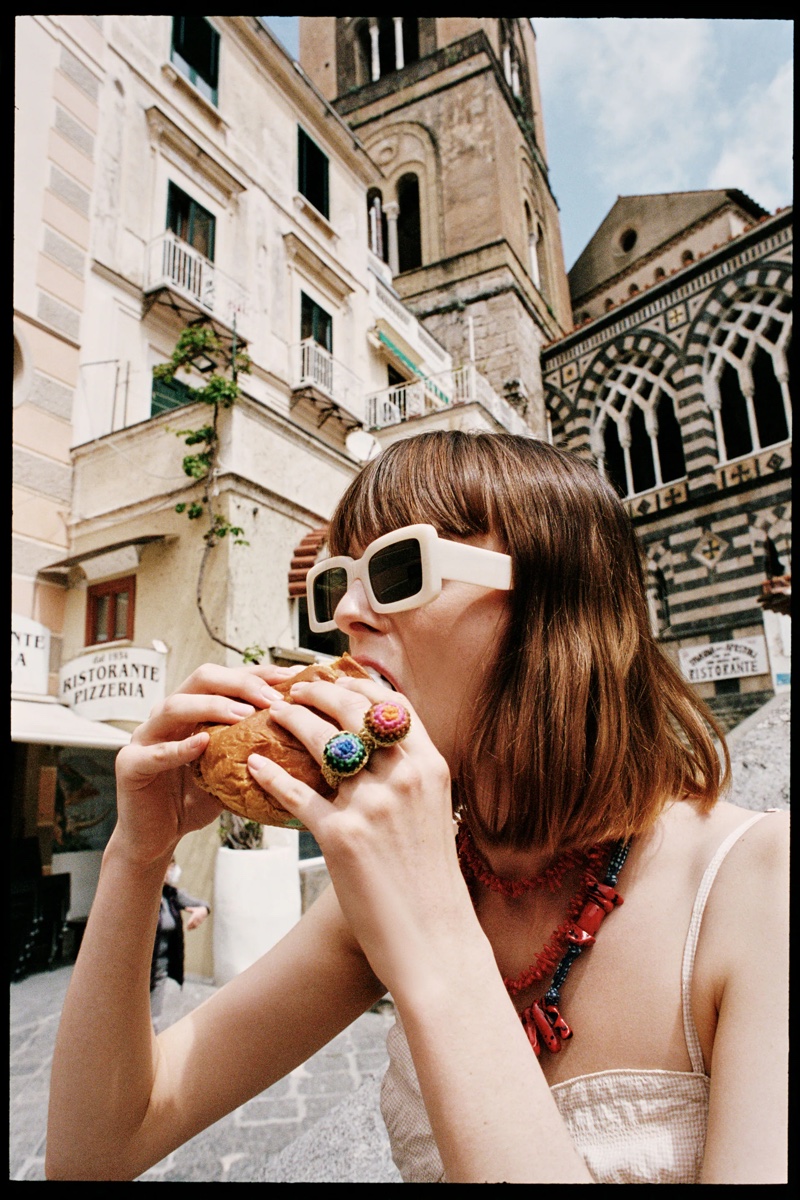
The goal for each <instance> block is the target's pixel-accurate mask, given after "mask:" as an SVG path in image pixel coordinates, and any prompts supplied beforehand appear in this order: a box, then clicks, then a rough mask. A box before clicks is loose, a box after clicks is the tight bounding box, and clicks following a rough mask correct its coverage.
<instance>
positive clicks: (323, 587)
mask: <svg viewBox="0 0 800 1200" xmlns="http://www.w3.org/2000/svg"><path fill="white" fill-rule="evenodd" d="M346 591H347V571H345V569H344V567H331V569H330V570H329V571H321V572H320V574H319V575H318V576H317V578H316V579H315V580H314V585H313V588H312V597H311V598H312V601H313V604H314V616H315V617H316V619H317V621H319V623H320V624H323V623H324V622H325V621H332V620H333V614H334V613H335V612H336V606H337V605H338V603H339V601H340V600H341V598H342V596H343V595H344V594H345V592H346Z"/></svg>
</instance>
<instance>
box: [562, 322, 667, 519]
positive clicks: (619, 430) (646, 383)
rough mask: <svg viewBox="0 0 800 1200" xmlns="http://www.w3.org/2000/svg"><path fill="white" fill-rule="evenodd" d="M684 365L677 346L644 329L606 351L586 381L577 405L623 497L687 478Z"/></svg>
mask: <svg viewBox="0 0 800 1200" xmlns="http://www.w3.org/2000/svg"><path fill="white" fill-rule="evenodd" d="M680 366H681V355H680V352H679V350H678V347H677V346H676V345H675V343H674V342H672V341H671V340H670V339H669V338H666V337H664V336H663V335H661V334H658V333H655V332H653V331H651V330H642V331H640V332H638V333H630V334H623V335H622V336H620V337H618V338H615V339H614V341H612V342H609V343H607V344H606V345H605V346H603V347H602V348H601V349H600V350H599V351H598V353H597V355H596V356H595V358H594V359H593V360H592V362H591V363H590V365H589V368H588V370H587V371H586V374H585V375H584V377H583V379H582V381H581V385H580V388H579V390H578V395H577V397H576V403H577V404H578V406H579V408H580V410H581V411H582V412H584V413H585V414H586V416H587V418H588V422H589V427H590V433H589V438H590V449H591V453H592V455H593V456H594V458H595V461H596V462H597V463H598V466H599V468H600V471H601V473H602V474H603V476H604V477H605V478H608V479H609V480H610V481H612V482H613V483H614V485H615V486H616V487H617V489H618V490H620V493H621V494H622V495H628V496H632V495H636V494H638V493H641V492H642V491H646V490H648V489H649V488H651V487H654V486H655V487H660V486H661V485H662V483H668V482H670V481H672V480H674V479H678V478H683V477H684V475H685V469H684V462H685V451H684V449H683V441H684V437H683V432H682V429H681V421H680V412H679V410H680V387H681V384H680V382H679V381H680ZM664 399H666V400H667V401H668V402H669V403H668V404H667V406H666V407H665V408H664V407H661V405H662V401H663V400H664ZM659 414H660V415H659ZM642 422H643V423H644V426H643V427H642V425H641V423H642ZM637 430H638V432H637ZM645 431H646V432H645ZM609 439H610V440H609ZM665 439H666V440H665ZM648 456H651V457H648ZM648 464H649V465H648ZM676 468H677V473H676Z"/></svg>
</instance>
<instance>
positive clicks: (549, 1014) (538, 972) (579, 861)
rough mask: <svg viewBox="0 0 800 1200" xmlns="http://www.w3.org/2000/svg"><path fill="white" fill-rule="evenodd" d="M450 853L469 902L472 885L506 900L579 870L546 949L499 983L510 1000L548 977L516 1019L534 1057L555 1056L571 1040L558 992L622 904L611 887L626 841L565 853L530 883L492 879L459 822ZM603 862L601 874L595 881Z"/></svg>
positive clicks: (555, 887)
mask: <svg viewBox="0 0 800 1200" xmlns="http://www.w3.org/2000/svg"><path fill="white" fill-rule="evenodd" d="M456 848H457V850H458V858H459V863H460V865H461V871H462V874H463V875H464V879H465V880H466V883H467V886H468V887H469V889H470V893H471V895H472V897H473V900H474V898H475V890H476V885H477V884H481V885H482V886H483V887H486V888H489V889H490V890H491V891H494V892H499V893H500V894H501V895H504V896H510V897H512V898H515V897H518V896H521V895H523V894H524V893H525V892H530V891H535V890H537V889H540V888H547V889H548V890H549V891H551V892H555V891H557V890H558V889H559V888H560V887H561V885H562V882H563V879H564V876H565V875H566V873H567V871H568V870H570V868H572V867H577V866H580V867H581V882H580V886H579V887H578V890H577V892H576V893H575V895H574V896H573V898H572V900H571V902H570V905H569V908H568V909H567V915H566V917H565V919H564V920H563V921H562V923H561V924H560V925H559V926H558V927H557V928H556V929H554V930H553V932H552V934H551V935H550V939H549V941H548V942H547V944H546V945H545V946H544V948H543V949H542V950H540V951H539V953H538V954H537V956H536V958H535V959H534V961H533V962H532V963H531V965H530V966H529V967H527V968H526V970H524V971H523V972H522V973H521V974H520V975H518V976H517V977H516V979H511V978H508V977H504V978H503V983H504V984H505V986H506V988H507V990H508V993H509V995H510V996H516V995H518V994H519V993H520V992H523V991H525V989H526V988H529V987H531V986H532V984H534V983H538V982H539V981H540V980H542V979H546V978H548V977H549V976H552V982H551V984H550V987H549V988H548V989H547V991H546V992H545V994H544V995H543V996H542V997H541V998H540V999H539V1000H536V1001H534V1003H533V1004H529V1005H528V1006H527V1008H524V1009H523V1010H522V1011H521V1012H520V1014H519V1017H520V1020H521V1022H522V1025H523V1028H524V1029H525V1032H526V1034H527V1035H528V1040H529V1042H530V1043H531V1046H532V1047H533V1050H534V1053H535V1054H536V1055H537V1057H538V1056H539V1055H540V1054H541V1050H542V1046H543V1045H544V1046H546V1047H547V1049H548V1050H549V1051H550V1052H551V1053H553V1054H556V1053H558V1051H559V1050H560V1049H561V1046H562V1044H563V1043H564V1042H566V1041H568V1040H569V1038H571V1037H572V1030H571V1028H570V1027H569V1025H567V1023H566V1021H565V1020H564V1018H563V1017H562V1015H561V1013H560V1012H559V1009H558V1006H559V1004H560V1003H561V989H562V987H563V986H564V982H565V980H566V978H567V975H568V974H569V970H570V967H571V966H572V964H573V962H574V961H575V959H576V958H578V957H579V955H580V954H581V953H582V952H583V951H584V950H586V949H588V948H589V946H593V945H594V943H595V935H596V934H597V931H598V929H599V928H600V925H601V924H602V922H603V919H604V917H606V915H607V914H608V913H610V912H611V911H612V910H613V909H614V908H616V907H618V906H619V905H620V904H622V902H623V901H622V896H620V894H619V892H617V891H616V889H615V887H614V885H615V884H616V882H617V877H618V876H619V873H620V871H621V870H622V867H623V864H624V862H625V859H626V858H627V856H628V850H629V849H630V842H626V841H619V842H615V843H614V844H613V846H611V847H610V848H609V846H608V845H602V844H598V845H596V846H593V847H592V848H591V850H587V851H575V850H568V851H566V852H565V853H564V854H562V855H561V857H560V858H558V859H557V860H556V861H555V862H554V863H553V864H552V866H550V867H548V869H547V870H546V871H544V872H543V873H542V874H541V875H535V876H532V877H531V878H530V879H504V878H502V876H500V875H495V873H494V872H493V871H492V869H491V868H490V867H489V865H488V863H487V862H486V860H485V859H484V858H483V857H482V855H481V854H480V852H479V850H478V848H477V846H476V845H475V843H474V841H473V839H472V835H471V834H470V832H469V829H468V827H467V825H466V823H465V822H464V821H463V820H462V821H461V822H460V824H459V829H458V835H457V838H456ZM604 862H605V863H606V869H605V873H604V875H603V879H602V882H600V872H601V869H602V864H603V863H604Z"/></svg>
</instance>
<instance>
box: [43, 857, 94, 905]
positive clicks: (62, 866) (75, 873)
mask: <svg viewBox="0 0 800 1200" xmlns="http://www.w3.org/2000/svg"><path fill="white" fill-rule="evenodd" d="M102 861H103V851H102V850H67V851H64V853H62V854H54V855H53V866H52V868H51V869H52V873H53V874H54V875H65V874H66V875H69V876H70V882H69V912H68V913H67V920H68V921H85V920H86V918H87V917H88V916H89V909H90V908H91V907H92V901H93V900H94V894H95V892H96V891H97V881H98V879H99V878H100V864H101V863H102Z"/></svg>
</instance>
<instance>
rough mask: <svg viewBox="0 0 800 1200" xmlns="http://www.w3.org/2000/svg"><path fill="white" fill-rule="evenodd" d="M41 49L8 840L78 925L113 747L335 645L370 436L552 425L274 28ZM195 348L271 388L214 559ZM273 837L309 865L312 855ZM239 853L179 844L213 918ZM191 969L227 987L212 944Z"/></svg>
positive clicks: (20, 369) (36, 46)
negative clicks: (233, 672) (508, 370)
mask: <svg viewBox="0 0 800 1200" xmlns="http://www.w3.org/2000/svg"><path fill="white" fill-rule="evenodd" d="M16 28H17V47H16V48H17V69H16V81H17V97H16V103H17V131H16V212H15V293H14V333H15V341H14V487H15V490H14V517H13V538H14V541H13V562H12V571H13V588H14V591H13V605H12V608H13V629H12V648H13V647H16V652H15V654H14V679H13V704H12V737H13V743H14V760H13V777H14V785H13V790H14V801H13V809H12V836H13V837H14V839H15V841H16V842H18V843H19V844H22V843H23V842H25V843H26V845H27V846H28V847H31V846H32V845H33V846H35V845H36V843H37V842H38V856H39V859H40V861H41V864H42V867H43V869H44V872H45V875H46V876H48V875H49V873H51V872H52V874H53V875H59V874H61V875H64V874H69V876H70V879H71V899H70V916H71V919H72V920H74V921H80V919H81V918H83V917H85V915H86V912H87V911H88V906H89V904H90V903H91V898H92V895H93V880H94V879H95V878H96V873H97V869H98V866H99V859H100V856H101V854H102V847H103V846H104V845H105V841H106V840H107V838H108V835H109V832H110V829H111V828H112V827H113V823H114V819H115V804H114V781H113V757H114V752H115V749H116V748H117V747H119V746H120V745H122V744H124V743H125V742H126V741H127V740H128V737H129V734H130V731H131V730H132V729H133V728H134V727H135V725H136V724H137V723H138V722H140V721H141V720H143V719H144V718H145V717H146V716H147V714H148V712H149V711H150V708H151V707H152V705H153V704H154V703H156V702H157V701H158V700H159V698H160V697H161V696H162V695H163V694H164V693H165V691H169V690H170V689H172V688H173V687H175V686H176V685H177V684H178V683H179V682H180V681H181V680H182V679H183V678H185V677H186V676H187V675H188V674H189V673H190V672H191V670H192V669H193V668H194V667H195V666H197V665H198V664H199V663H200V662H203V661H204V660H215V661H220V662H228V663H238V662H241V660H242V652H243V651H245V650H248V649H250V648H253V647H256V646H257V647H259V648H260V653H261V655H262V657H264V656H266V655H269V656H270V657H271V658H272V659H273V660H274V661H279V662H292V661H301V662H303V661H308V660H310V659H312V658H313V657H314V655H315V654H317V653H325V652H332V651H334V650H335V649H336V643H335V641H324V640H321V639H319V638H314V637H313V636H311V635H310V634H309V631H308V628H307V622H306V621H305V619H304V598H303V584H302V580H303V577H304V572H305V569H307V565H308V562H309V556H310V557H311V560H313V556H314V555H315V554H316V553H317V552H318V550H319V548H320V545H321V540H322V537H323V536H324V529H325V524H326V521H327V519H328V517H329V516H330V513H331V511H332V509H333V507H334V505H335V503H336V501H337V500H338V498H339V496H340V495H341V493H342V491H343V490H344V488H345V486H346V485H347V483H348V482H349V480H350V479H351V478H352V476H353V474H354V473H355V472H356V471H357V470H358V468H359V466H360V464H361V462H362V461H363V460H364V459H365V458H366V457H368V456H369V455H370V454H371V453H374V452H375V450H376V448H377V446H378V442H377V440H376V437H375V436H374V434H373V433H372V432H370V430H375V432H376V433H377V436H378V437H380V436H386V437H391V436H395V435H396V434H397V432H398V431H399V430H401V429H402V428H403V427H404V426H405V424H406V422H407V421H409V420H415V419H420V420H423V421H425V420H428V419H434V420H437V421H440V422H443V423H445V424H458V425H459V426H461V427H473V426H477V427H481V428H488V429H503V428H508V429H514V430H517V431H526V430H528V429H529V425H528V423H527V421H526V418H525V414H524V412H523V411H521V410H520V408H519V406H516V407H515V406H514V405H512V404H511V403H509V400H508V398H507V397H504V396H503V395H498V394H497V393H496V392H495V390H494V389H493V388H492V386H491V384H490V383H489V382H488V381H487V379H486V378H485V377H484V375H483V374H482V373H481V372H480V370H479V364H478V362H477V361H476V358H475V356H473V357H472V358H462V357H455V356H454V355H453V353H452V351H451V349H450V348H449V346H448V345H447V344H446V343H445V342H443V341H441V340H439V339H438V338H437V337H436V336H435V334H436V331H435V330H434V331H433V333H432V332H431V331H430V330H428V329H426V328H425V326H424V325H423V324H422V323H421V322H420V321H419V320H418V319H417V318H416V317H415V315H414V313H413V312H412V311H411V309H410V307H409V306H408V305H407V304H406V303H404V301H403V297H402V294H401V292H400V290H399V288H398V287H397V286H396V281H395V279H394V275H393V271H392V267H391V266H390V264H389V263H388V261H386V255H384V254H382V253H380V252H379V251H380V250H381V247H380V245H379V243H378V241H377V240H376V238H375V237H374V236H373V237H371V236H370V228H371V226H370V222H371V221H372V228H373V231H374V229H375V218H374V209H371V201H372V198H373V196H374V195H375V194H376V192H380V191H381V189H383V188H385V187H386V183H387V180H386V175H385V172H384V169H383V168H382V167H381V165H380V164H379V163H378V162H377V161H376V159H375V158H374V157H373V155H372V154H371V153H370V152H369V150H368V148H367V146H366V144H365V142H364V141H363V139H362V137H361V136H360V134H359V133H358V131H355V132H354V130H353V129H351V127H350V125H349V124H348V123H347V121H346V120H345V119H344V118H343V117H342V116H341V115H340V114H339V113H338V112H337V111H336V109H335V108H334V106H333V105H332V104H331V103H330V102H329V101H328V99H327V98H326V96H325V95H324V94H323V93H322V91H321V90H320V89H319V88H318V87H317V86H316V85H315V83H314V82H313V80H312V79H311V78H310V76H309V75H307V74H306V73H305V72H304V71H303V70H302V69H301V68H300V67H299V66H298V64H296V63H294V62H293V61H292V60H291V58H290V57H289V56H288V55H287V54H286V52H285V50H284V49H283V47H282V46H281V45H280V43H279V42H277V41H276V40H275V39H274V38H273V36H272V35H271V34H270V33H269V31H268V30H267V28H266V27H265V25H264V24H263V22H262V21H261V20H260V19H259V18H256V17H245V16H235V17H209V18H206V17H172V16H152V15H151V16H148V15H142V16H101V17H96V16H80V15H66V16H37V15H32V16H20V17H18V19H17V26H16ZM394 266H395V267H397V263H396V262H395V263H394ZM562 276H563V268H562ZM562 283H563V285H564V286H565V281H564V280H563V279H562ZM187 326H192V327H195V328H202V329H210V330H212V331H213V332H214V334H215V335H216V336H217V338H218V339H219V344H220V346H221V347H222V350H223V352H224V353H225V354H227V355H228V357H229V358H230V356H231V355H232V354H234V353H236V354H238V355H239V361H241V356H242V355H243V354H245V353H246V354H247V356H248V357H249V359H250V362H251V364H252V370H251V371H250V372H249V373H248V374H244V373H242V374H240V375H239V376H238V383H239V384H240V386H241V390H242V394H241V396H240V397H239V399H238V400H237V402H236V403H235V405H234V406H233V407H231V408H228V409H226V408H220V410H219V413H218V424H217V430H216V432H217V438H218V447H219V457H218V463H217V466H216V471H215V476H214V479H213V481H212V486H211V494H212V495H213V499H214V506H215V508H216V510H217V512H218V514H219V515H220V517H221V519H222V520H223V521H226V522H227V523H228V524H229V525H230V526H231V527H232V528H234V529H241V531H242V533H241V536H240V537H238V538H235V537H233V536H230V537H227V538H225V539H222V540H217V542H216V544H215V546H214V549H213V552H212V553H210V554H209V555H207V557H206V559H204V549H205V544H206V543H205V541H204V538H203V533H204V532H205V531H206V530H205V528H204V526H203V521H202V520H197V521H192V520H189V519H187V517H188V515H189V514H190V513H191V512H192V511H194V510H193V507H192V506H193V505H197V504H198V503H199V501H200V500H201V498H202V493H203V488H204V486H205V484H204V482H203V481H202V480H199V481H198V480H197V479H194V478H191V477H188V476H187V474H186V473H185V472H184V470H183V468H182V460H183V458H184V456H185V455H186V454H187V450H186V446H185V445H184V444H183V443H184V439H185V436H186V433H187V431H191V430H195V429H197V428H198V427H202V426H203V425H204V424H205V423H206V421H207V420H208V409H207V408H206V407H205V405H203V404H201V403H198V402H196V401H194V400H193V398H192V394H191V392H190V391H189V390H187V389H188V388H191V387H194V388H201V387H202V386H203V384H204V379H205V376H204V373H203V371H204V364H203V362H202V361H201V362H199V363H198V370H195V371H194V372H193V374H190V375H186V374H183V375H179V376H178V377H177V378H176V379H175V380H174V382H172V383H169V382H165V381H164V380H160V379H154V376H153V368H154V367H155V366H157V365H159V364H163V363H164V362H166V361H167V360H168V358H169V356H170V354H171V353H172V351H173V348H174V347H175V345H176V342H177V339H178V337H179V335H180V333H181V331H182V330H183V329H184V328H186V327H187ZM206 365H208V364H206ZM384 425H385V426H387V433H386V434H385V435H381V432H380V429H381V427H382V426H384ZM180 431H183V433H181V432H180ZM176 434H177V435H179V436H176ZM178 506H183V511H178ZM237 541H239V542H242V541H244V542H246V543H248V544H247V545H237V544H236V542H237ZM201 564H203V574H202V585H201V586H200V587H199V588H198V578H199V574H200V570H201ZM197 592H199V593H200V601H201V603H200V605H198V603H197V600H196V593H197ZM201 609H202V611H201ZM269 837H270V840H271V843H272V844H273V847H274V849H275V851H276V853H278V852H280V853H284V851H287V847H288V851H287V852H289V853H294V855H295V858H296V857H297V853H298V848H297V841H298V839H297V835H296V834H295V833H293V832H291V833H283V832H282V831H281V832H275V833H274V834H273V833H270V835H269ZM217 844H218V843H217V834H216V830H214V829H211V830H208V831H205V832H204V833H203V834H199V835H195V836H194V837H191V838H187V839H186V840H185V842H184V843H182V846H181V859H182V865H183V867H184V870H185V872H186V874H185V878H186V881H187V884H188V886H189V887H190V888H191V890H192V891H194V892H195V893H196V894H200V895H210V894H211V892H212V891H213V864H214V858H215V853H216V848H217ZM310 849H311V852H313V846H312V847H311V848H310ZM210 924H211V923H209V926H210ZM187 953H188V954H189V956H190V961H189V964H188V965H189V969H190V970H195V971H196V972H198V973H200V974H204V975H208V974H211V973H212V970H213V963H212V956H211V932H210V928H208V927H204V929H202V930H200V931H198V934H197V936H196V937H193V938H191V939H188V947H187Z"/></svg>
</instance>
